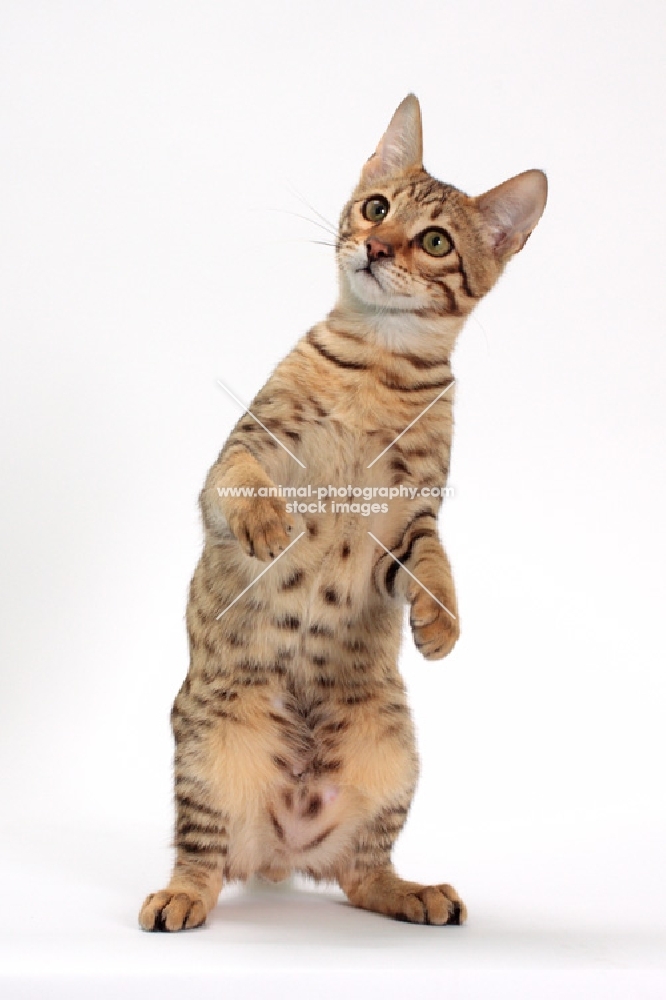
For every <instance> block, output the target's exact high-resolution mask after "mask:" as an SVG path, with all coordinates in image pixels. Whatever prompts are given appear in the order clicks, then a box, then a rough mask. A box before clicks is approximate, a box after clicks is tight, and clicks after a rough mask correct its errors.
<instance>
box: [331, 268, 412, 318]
mask: <svg viewBox="0 0 666 1000" xmlns="http://www.w3.org/2000/svg"><path fill="white" fill-rule="evenodd" d="M345 277H346V279H347V281H346V284H347V288H348V291H349V296H348V298H350V299H351V300H352V301H351V302H349V305H352V304H353V305H357V306H358V307H359V311H361V312H366V311H368V310H369V311H374V310H376V309H380V310H382V312H384V311H387V310H388V311H390V312H397V313H410V312H415V311H416V310H417V309H420V308H421V306H422V305H423V303H422V302H420V301H419V300H418V299H416V298H414V297H412V296H410V295H392V294H391V292H389V291H385V290H384V288H383V286H382V285H381V283H380V281H379V279H378V278H376V277H374V275H372V274H369V273H368V272H367V271H364V270H359V271H352V272H347V273H346V275H345Z"/></svg>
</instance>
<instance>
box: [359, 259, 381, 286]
mask: <svg viewBox="0 0 666 1000" xmlns="http://www.w3.org/2000/svg"><path fill="white" fill-rule="evenodd" d="M356 273H357V274H368V275H369V276H370V277H371V278H372V280H373V281H376V282H377V284H378V285H379V287H380V288H381V290H382V291H384V288H383V286H382V283H381V281H380V280H379V278H378V277H377V275H376V274H375V273H374V272H373V270H372V267H371V265H370V263H367V264H366V265H365V267H357V268H356Z"/></svg>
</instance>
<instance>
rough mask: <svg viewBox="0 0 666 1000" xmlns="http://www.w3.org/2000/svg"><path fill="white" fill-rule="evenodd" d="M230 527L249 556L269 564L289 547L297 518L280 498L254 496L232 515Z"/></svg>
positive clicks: (230, 516) (238, 507) (239, 505)
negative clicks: (294, 517)
mask: <svg viewBox="0 0 666 1000" xmlns="http://www.w3.org/2000/svg"><path fill="white" fill-rule="evenodd" d="M229 527H230V528H231V530H232V531H233V533H234V535H235V536H236V538H237V539H238V542H239V543H240V545H241V548H242V549H243V551H244V552H245V554H246V555H248V556H254V557H255V558H256V559H260V560H261V561H262V562H268V561H269V560H270V559H275V557H276V556H278V555H279V554H280V552H282V551H283V550H284V549H286V547H287V546H288V545H289V543H290V541H291V537H292V530H293V527H294V519H293V517H291V515H289V514H287V511H286V509H285V502H284V500H282V499H280V497H252V498H251V499H250V498H247V499H245V500H244V501H243V502H242V503H240V504H238V506H237V507H236V509H235V510H234V511H233V513H231V514H230V515H229Z"/></svg>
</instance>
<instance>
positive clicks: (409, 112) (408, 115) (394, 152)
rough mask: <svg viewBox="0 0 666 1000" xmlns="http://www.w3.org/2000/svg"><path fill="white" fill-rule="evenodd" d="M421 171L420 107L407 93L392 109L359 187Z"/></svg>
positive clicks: (413, 97) (362, 174)
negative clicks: (391, 116) (396, 106)
mask: <svg viewBox="0 0 666 1000" xmlns="http://www.w3.org/2000/svg"><path fill="white" fill-rule="evenodd" d="M422 169H423V132H422V129H421V107H420V105H419V102H418V100H417V98H416V97H415V96H414V94H408V95H407V97H406V98H405V99H404V101H403V102H402V104H400V105H399V106H398V108H397V109H396V111H395V113H394V115H393V118H391V122H390V124H389V127H388V128H387V129H386V132H385V133H384V135H383V136H382V137H381V139H380V140H379V145H378V146H377V149H376V150H375V152H374V153H373V155H372V156H371V157H370V159H369V160H368V162H367V163H366V164H365V166H364V167H363V170H362V172H361V185H362V186H364V187H365V186H372V185H373V184H376V183H379V182H381V181H384V180H386V179H387V178H389V177H397V176H400V175H401V174H406V173H411V171H413V170H422Z"/></svg>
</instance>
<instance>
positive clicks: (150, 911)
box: [139, 889, 206, 931]
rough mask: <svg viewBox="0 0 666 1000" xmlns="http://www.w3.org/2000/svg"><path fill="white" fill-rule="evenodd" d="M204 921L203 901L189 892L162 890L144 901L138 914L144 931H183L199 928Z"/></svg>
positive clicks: (204, 909)
mask: <svg viewBox="0 0 666 1000" xmlns="http://www.w3.org/2000/svg"><path fill="white" fill-rule="evenodd" d="M205 919H206V908H205V905H204V901H203V899H202V898H201V897H200V896H198V895H196V894H194V893H191V892H172V891H170V890H169V889H163V890H162V891H161V892H153V893H151V894H150V896H148V898H147V899H146V900H145V902H144V904H143V906H142V907H141V912H140V913H139V924H140V925H141V927H142V929H143V930H144V931H183V930H191V929H192V928H193V927H200V926H201V925H202V924H203V922H204V920H205Z"/></svg>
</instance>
